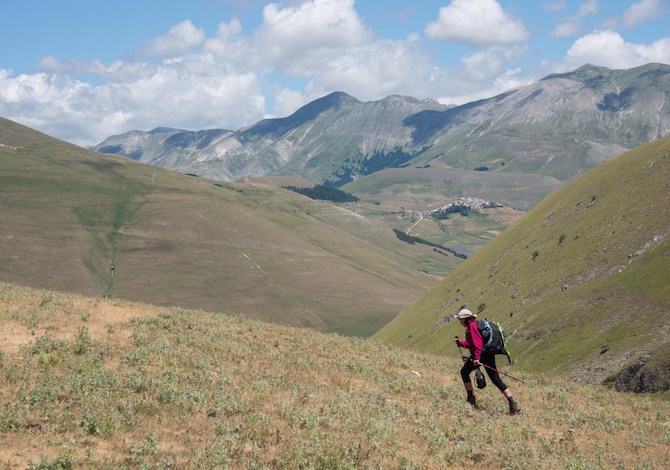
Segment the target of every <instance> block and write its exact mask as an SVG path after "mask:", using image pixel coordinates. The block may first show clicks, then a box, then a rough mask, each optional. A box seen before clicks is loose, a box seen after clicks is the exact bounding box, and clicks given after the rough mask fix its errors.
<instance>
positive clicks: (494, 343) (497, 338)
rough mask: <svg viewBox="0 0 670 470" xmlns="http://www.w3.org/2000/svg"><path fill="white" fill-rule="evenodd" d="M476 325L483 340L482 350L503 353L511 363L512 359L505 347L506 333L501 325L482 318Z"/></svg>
mask: <svg viewBox="0 0 670 470" xmlns="http://www.w3.org/2000/svg"><path fill="white" fill-rule="evenodd" d="M477 327H478V328H479V333H481V335H482V339H483V340H484V345H483V347H482V352H489V353H493V354H504V355H505V356H507V360H508V361H509V363H510V364H511V363H512V359H511V358H510V353H509V349H507V344H506V343H505V339H506V338H507V335H506V334H505V330H503V327H502V325H501V324H500V323H498V322H494V321H488V320H487V319H484V320H479V321H478V322H477Z"/></svg>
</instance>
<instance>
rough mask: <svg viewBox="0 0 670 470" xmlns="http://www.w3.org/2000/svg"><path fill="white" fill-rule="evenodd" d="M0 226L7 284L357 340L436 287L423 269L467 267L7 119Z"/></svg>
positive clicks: (367, 225)
mask: <svg viewBox="0 0 670 470" xmlns="http://www.w3.org/2000/svg"><path fill="white" fill-rule="evenodd" d="M312 214H314V215H312ZM322 214H330V215H327V216H326V215H324V216H322ZM0 221H1V223H0V240H1V243H0V281H8V282H19V283H22V284H25V285H31V286H36V287H44V288H51V289H57V290H65V291H70V292H78V293H82V294H86V295H94V296H110V297H117V298H124V299H130V300H141V301H144V302H150V303H153V304H157V305H179V306H183V307H191V308H202V309H205V310H210V311H222V310H223V311H229V312H236V313H241V314H244V315H245V316H248V317H252V318H258V319H265V320H271V321H276V322H282V323H287V324H293V325H304V326H311V327H314V328H317V329H319V330H324V331H338V332H341V333H343V334H353V335H360V336H366V335H369V334H371V333H372V332H374V331H376V330H377V329H379V328H380V327H381V326H382V325H384V324H385V323H386V322H388V321H389V320H390V319H391V318H393V316H394V315H395V314H397V312H398V311H400V310H402V309H403V308H404V307H406V306H407V305H408V304H409V303H411V302H412V301H413V300H415V299H416V298H418V296H420V295H422V294H423V293H424V292H425V291H426V290H427V289H428V288H429V287H431V286H433V285H434V284H435V282H437V280H438V278H437V277H436V276H433V275H427V274H425V273H422V272H420V271H419V269H418V267H419V266H420V265H421V264H422V263H423V264H425V263H424V262H419V263H417V262H416V259H417V258H420V257H422V256H423V257H426V258H430V259H432V260H437V259H440V260H443V261H442V262H443V265H444V266H442V271H443V272H444V271H446V270H449V269H452V268H453V267H454V266H456V265H457V264H458V263H459V260H457V259H456V258H454V257H444V256H441V255H438V254H434V253H433V252H432V250H430V248H429V247H425V246H424V247H415V246H411V245H407V244H405V243H403V242H401V241H400V240H397V239H396V237H395V235H394V233H393V231H392V230H391V228H390V227H388V226H387V225H385V222H383V221H381V218H376V219H372V218H371V219H365V218H364V217H363V216H361V215H360V214H356V213H354V212H352V211H351V210H348V209H347V208H346V206H336V205H334V204H330V203H326V202H320V201H312V200H311V199H309V198H306V197H304V196H301V195H299V194H296V193H293V192H291V191H287V190H282V189H278V188H273V187H270V186H263V185H259V184H238V183H221V182H214V181H208V180H204V179H201V178H197V177H193V176H188V175H181V174H177V173H174V172H170V171H167V170H163V169H159V168H154V167H150V166H147V165H143V164H139V163H137V162H133V161H130V160H128V159H125V158H120V157H112V156H103V155H101V154H98V153H95V152H91V151H88V150H85V149H82V148H79V147H76V146H74V145H70V144H67V143H65V142H62V141H58V140H56V139H53V138H51V137H48V136H46V135H44V134H40V133H38V132H35V131H33V130H30V129H28V128H26V127H24V126H21V125H19V124H16V123H13V122H11V121H8V120H4V119H0ZM349 226H353V227H358V228H356V229H350V228H348V227H349ZM344 228H347V229H346V230H345V229H344ZM431 262H434V261H431ZM445 266H446V267H447V268H446V269H445Z"/></svg>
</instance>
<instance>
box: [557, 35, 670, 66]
mask: <svg viewBox="0 0 670 470" xmlns="http://www.w3.org/2000/svg"><path fill="white" fill-rule="evenodd" d="M649 62H662V63H666V64H667V63H670V37H668V38H663V39H659V40H658V41H655V42H653V43H651V44H637V43H630V42H626V41H624V39H623V38H622V37H621V35H620V34H619V33H617V32H614V31H594V32H592V33H590V34H587V35H586V36H583V37H581V38H579V39H577V40H576V41H575V43H574V44H573V45H572V47H570V49H569V50H568V52H567V55H566V65H567V67H568V68H572V67H579V66H581V65H584V64H585V63H591V64H595V65H601V66H605V67H609V68H615V69H623V68H630V67H636V66H639V65H643V64H646V63H649Z"/></svg>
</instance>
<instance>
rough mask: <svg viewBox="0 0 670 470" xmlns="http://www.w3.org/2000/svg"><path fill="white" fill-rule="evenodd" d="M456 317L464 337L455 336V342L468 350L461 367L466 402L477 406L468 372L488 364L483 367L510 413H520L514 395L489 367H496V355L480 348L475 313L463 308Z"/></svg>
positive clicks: (482, 342) (481, 341) (481, 344)
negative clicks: (467, 356)
mask: <svg viewBox="0 0 670 470" xmlns="http://www.w3.org/2000/svg"><path fill="white" fill-rule="evenodd" d="M456 318H458V320H459V321H460V322H461V325H463V327H465V339H460V338H459V337H458V336H457V337H456V344H457V345H458V346H459V347H461V346H462V347H464V348H467V349H469V350H470V359H468V360H467V361H465V364H463V368H462V369H461V377H462V378H463V384H465V390H466V391H467V392H468V398H467V401H468V403H470V404H471V405H472V406H473V407H475V408H477V400H476V398H475V394H474V390H473V388H472V382H471V381H470V373H472V371H474V370H476V369H478V368H479V366H480V365H482V364H484V365H486V366H488V367H485V369H486V373H487V374H488V376H489V378H490V379H491V382H493V383H494V384H495V386H496V387H498V389H499V390H500V391H501V392H502V394H503V395H504V396H505V398H507V401H508V402H509V412H510V414H516V413H520V412H521V408H519V405H518V404H517V403H516V401H515V400H514V397H512V392H511V391H510V389H509V388H508V387H507V385H505V383H504V382H503V381H502V380H501V379H500V375H499V374H498V372H496V371H495V370H492V369H490V368H493V369H497V367H496V357H495V355H494V354H493V353H491V352H487V351H483V350H482V348H483V345H484V341H483V340H482V335H481V333H480V332H479V326H478V325H477V315H475V314H473V313H472V312H471V311H470V310H468V309H466V308H464V309H463V310H461V311H460V312H458V315H456Z"/></svg>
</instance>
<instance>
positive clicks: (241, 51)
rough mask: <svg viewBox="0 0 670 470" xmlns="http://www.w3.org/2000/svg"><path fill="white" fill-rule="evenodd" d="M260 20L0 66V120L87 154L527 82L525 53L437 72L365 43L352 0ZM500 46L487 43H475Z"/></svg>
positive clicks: (415, 58)
mask: <svg viewBox="0 0 670 470" xmlns="http://www.w3.org/2000/svg"><path fill="white" fill-rule="evenodd" d="M470 3H472V4H476V6H477V7H478V8H479V9H474V10H473V9H471V8H470V7H469V6H468V5H469V4H470ZM455 7H462V8H464V9H465V10H467V11H468V12H470V13H472V14H474V12H475V11H478V12H479V14H484V13H485V12H488V13H486V15H488V16H486V15H485V16H486V18H485V19H486V21H485V23H486V24H487V25H488V26H487V28H486V29H489V30H491V31H494V32H495V31H498V30H504V29H505V28H509V27H510V26H511V27H512V30H511V31H512V33H513V34H512V37H514V36H515V35H516V37H518V38H525V37H526V36H527V31H526V29H525V27H524V26H523V24H522V23H521V22H520V21H517V20H515V19H513V18H511V17H510V16H509V15H507V14H506V13H505V12H504V11H503V10H502V9H501V8H500V5H499V4H498V3H497V2H495V1H492V0H487V1H481V0H479V1H473V2H461V1H454V2H452V3H451V4H450V6H449V7H447V8H455ZM491 7H492V8H491ZM450 11H452V12H453V10H450ZM449 18H451V19H453V18H452V17H451V16H450V17H449ZM262 20H263V23H262V24H261V25H260V26H258V27H257V28H256V29H254V30H251V31H244V30H243V27H242V24H241V22H240V21H239V20H238V19H236V18H227V19H226V21H224V22H222V23H221V24H220V25H219V27H218V30H217V31H216V34H215V35H214V36H211V37H206V35H205V33H204V30H203V29H201V28H199V27H197V26H196V25H194V24H192V23H191V22H190V21H184V22H181V23H179V24H177V25H176V26H174V27H173V28H171V29H170V30H169V31H168V32H167V33H166V34H164V35H162V36H160V37H157V38H155V39H154V40H152V41H150V42H149V43H147V44H145V45H144V46H143V47H141V48H140V49H139V50H138V51H136V53H135V54H131V56H130V57H132V59H127V60H116V61H114V62H112V63H102V62H100V61H88V62H85V61H77V60H70V61H66V62H61V61H59V60H58V59H57V58H56V57H53V56H47V57H44V58H43V59H42V61H41V64H40V71H39V73H33V74H22V75H14V74H13V72H11V71H9V70H2V69H0V115H2V116H5V117H8V118H9V119H14V120H17V121H19V122H22V123H24V124H26V125H29V126H31V127H34V128H36V129H39V130H41V131H43V132H46V133H48V134H50V135H54V136H57V137H59V138H63V139H66V140H69V141H71V142H74V143H77V144H80V145H92V144H96V143H98V142H100V141H102V140H103V139H104V138H106V137H108V136H110V135H112V134H119V133H122V132H126V131H128V130H131V129H141V130H149V129H151V128H153V127H158V126H169V127H176V128H184V129H192V130H197V129H206V128H227V129H231V130H236V129H239V128H240V127H242V126H246V125H250V124H253V123H254V122H256V121H258V120H260V119H262V118H263V117H267V116H269V115H273V116H287V115H289V114H291V113H292V112H294V111H295V110H297V109H298V108H299V107H300V106H302V105H304V104H305V103H307V102H309V101H311V100H313V99H316V98H319V97H321V96H323V95H325V94H327V93H330V92H332V91H344V92H346V93H349V94H351V95H353V96H355V97H356V98H358V99H361V100H374V99H380V98H383V97H384V96H387V95H389V94H405V95H410V96H415V97H418V98H424V97H443V98H444V99H446V100H449V101H448V102H457V103H463V102H465V101H466V100H468V99H470V98H472V97H476V98H477V99H478V98H483V97H487V96H492V95H493V94H496V93H499V92H502V91H505V90H504V89H502V88H503V87H506V86H518V85H519V84H522V83H527V80H529V78H528V77H527V76H525V75H524V74H523V73H522V72H520V71H519V70H518V69H517V68H516V65H515V64H516V62H518V61H519V60H520V58H522V57H523V56H524V55H525V54H526V53H527V51H528V48H527V47H525V46H501V45H495V44H494V45H493V46H492V47H490V48H489V49H486V50H482V51H476V52H472V53H469V54H468V55H466V56H465V57H464V58H463V60H462V62H461V64H460V66H458V67H457V68H456V69H454V70H445V69H442V68H440V67H439V66H437V65H436V63H435V57H434V56H432V55H431V52H432V51H430V50H428V48H427V47H426V44H425V43H424V40H423V39H422V37H421V35H419V34H410V35H409V36H408V37H407V38H406V39H401V40H389V39H384V38H380V37H377V36H375V35H374V33H373V32H372V31H371V30H369V29H368V28H366V26H365V24H364V22H363V21H362V19H361V17H360V16H359V15H358V13H357V11H356V9H355V6H354V1H353V0H304V1H293V2H290V3H287V2H283V3H281V4H279V3H278V4H269V5H267V6H266V7H265V9H264V10H263V17H262ZM480 22H481V21H480ZM507 31H510V30H509V29H507ZM470 32H471V33H472V31H470ZM509 38H510V36H506V37H505V38H502V37H496V36H495V34H494V35H493V36H491V35H488V36H487V37H486V41H488V42H490V43H505V42H506V41H508V40H509ZM480 39H481V38H480ZM479 42H481V40H480V41H479ZM280 46H281V47H280ZM91 76H94V77H93V78H91ZM293 79H297V80H295V81H293ZM295 83H297V84H295ZM445 90H449V92H448V93H447V92H446V91H445Z"/></svg>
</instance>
